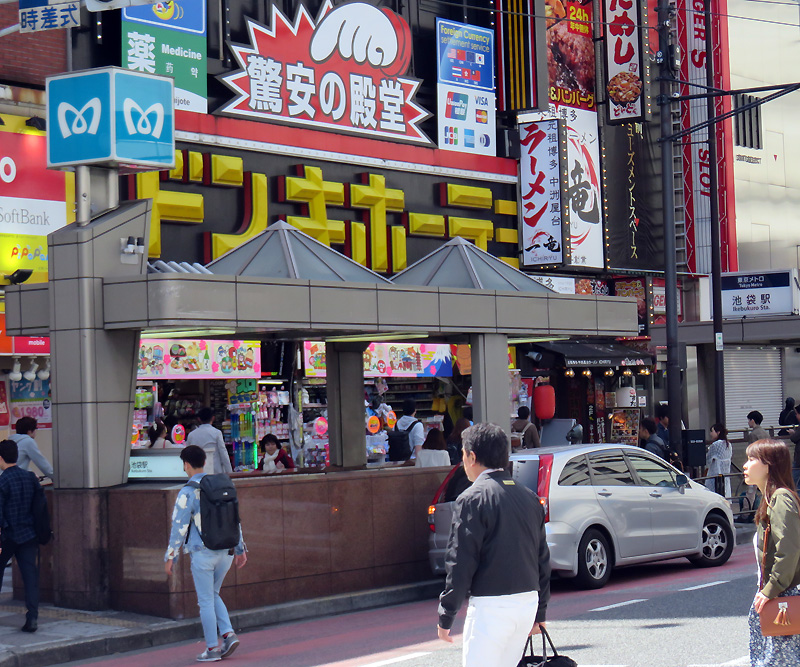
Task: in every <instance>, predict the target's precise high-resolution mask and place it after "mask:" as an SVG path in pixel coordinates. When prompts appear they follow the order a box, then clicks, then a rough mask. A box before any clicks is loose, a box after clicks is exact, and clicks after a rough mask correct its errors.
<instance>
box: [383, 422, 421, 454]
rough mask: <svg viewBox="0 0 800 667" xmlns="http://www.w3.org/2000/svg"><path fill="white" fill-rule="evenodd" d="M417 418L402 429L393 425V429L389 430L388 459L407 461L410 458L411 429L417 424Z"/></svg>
mask: <svg viewBox="0 0 800 667" xmlns="http://www.w3.org/2000/svg"><path fill="white" fill-rule="evenodd" d="M419 423H420V421H419V419H417V420H415V421H414V422H412V423H411V426H409V427H408V428H406V429H403V430H402V431H401V430H399V429H398V428H397V424H395V425H394V429H393V430H391V431H389V460H390V461H407V460H408V459H409V458H411V429H412V428H414V427H415V426H416V425H417V424H419Z"/></svg>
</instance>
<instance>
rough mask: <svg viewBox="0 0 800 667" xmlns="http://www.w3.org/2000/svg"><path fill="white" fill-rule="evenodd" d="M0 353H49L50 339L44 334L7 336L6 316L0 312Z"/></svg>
mask: <svg viewBox="0 0 800 667" xmlns="http://www.w3.org/2000/svg"><path fill="white" fill-rule="evenodd" d="M0 354H19V355H23V354H24V355H28V356H32V357H36V356H39V355H48V354H50V339H49V338H47V337H46V336H9V335H7V333H6V316H5V313H0Z"/></svg>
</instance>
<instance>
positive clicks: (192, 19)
mask: <svg viewBox="0 0 800 667" xmlns="http://www.w3.org/2000/svg"><path fill="white" fill-rule="evenodd" d="M122 66H123V67H125V68H126V69H130V70H136V71H138V72H148V73H150V74H163V75H165V76H171V77H173V78H174V79H175V109H176V110H177V111H193V112H195V113H207V112H208V100H207V96H208V83H207V71H206V3H205V0H164V1H163V2H158V3H156V4H153V5H140V6H137V7H126V8H124V9H123V10H122Z"/></svg>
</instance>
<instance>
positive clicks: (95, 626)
mask: <svg viewBox="0 0 800 667" xmlns="http://www.w3.org/2000/svg"><path fill="white" fill-rule="evenodd" d="M754 532H755V527H754V526H753V524H736V544H737V545H739V544H748V543H750V542H752V539H753V533H754ZM441 590H442V580H441V579H436V580H431V581H426V582H422V583H419V584H409V585H406V586H394V587H391V588H382V589H378V590H373V591H364V592H361V593H353V594H348V595H336V596H331V597H327V598H319V599H314V600H302V601H299V602H289V603H286V604H281V605H275V606H271V607H260V608H256V609H247V610H243V611H235V612H231V622H232V623H233V627H234V628H236V629H237V630H246V629H250V628H257V627H262V626H265V625H274V624H277V623H285V622H288V621H297V620H301V619H306V618H318V617H321V616H329V615H333V614H343V613H347V612H351V611H358V610H362V609H369V608H374V607H383V606H388V605H395V604H402V603H404V602H414V601H417V600H430V599H434V598H436V596H438V595H439V593H440V592H441ZM10 591H11V568H7V570H6V576H5V579H4V581H3V593H2V594H0V667H39V666H44V665H56V664H60V663H65V662H72V661H76V660H88V659H89V658H95V657H99V656H104V655H111V654H113V653H124V652H125V651H135V650H141V649H145V648H150V647H153V646H162V645H164V644H172V643H174V642H182V641H193V640H198V639H200V638H202V630H201V628H200V621H199V620H198V619H196V618H193V619H187V620H183V621H172V620H169V619H164V618H157V617H154V616H142V615H139V614H129V613H125V612H119V611H97V612H90V611H77V610H73V609H61V608H58V607H53V606H52V605H42V607H41V609H40V611H39V630H38V631H37V632H36V633H34V634H26V633H24V632H21V631H20V628H21V627H22V624H23V623H24V621H25V606H24V604H23V603H22V602H18V601H15V600H12V599H11V592H10Z"/></svg>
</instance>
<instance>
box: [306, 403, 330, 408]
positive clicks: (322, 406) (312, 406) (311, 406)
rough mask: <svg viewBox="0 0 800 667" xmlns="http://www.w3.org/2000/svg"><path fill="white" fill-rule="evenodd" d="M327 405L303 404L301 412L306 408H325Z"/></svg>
mask: <svg viewBox="0 0 800 667" xmlns="http://www.w3.org/2000/svg"><path fill="white" fill-rule="evenodd" d="M327 407H328V404H327V403H303V410H305V409H306V408H327Z"/></svg>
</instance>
